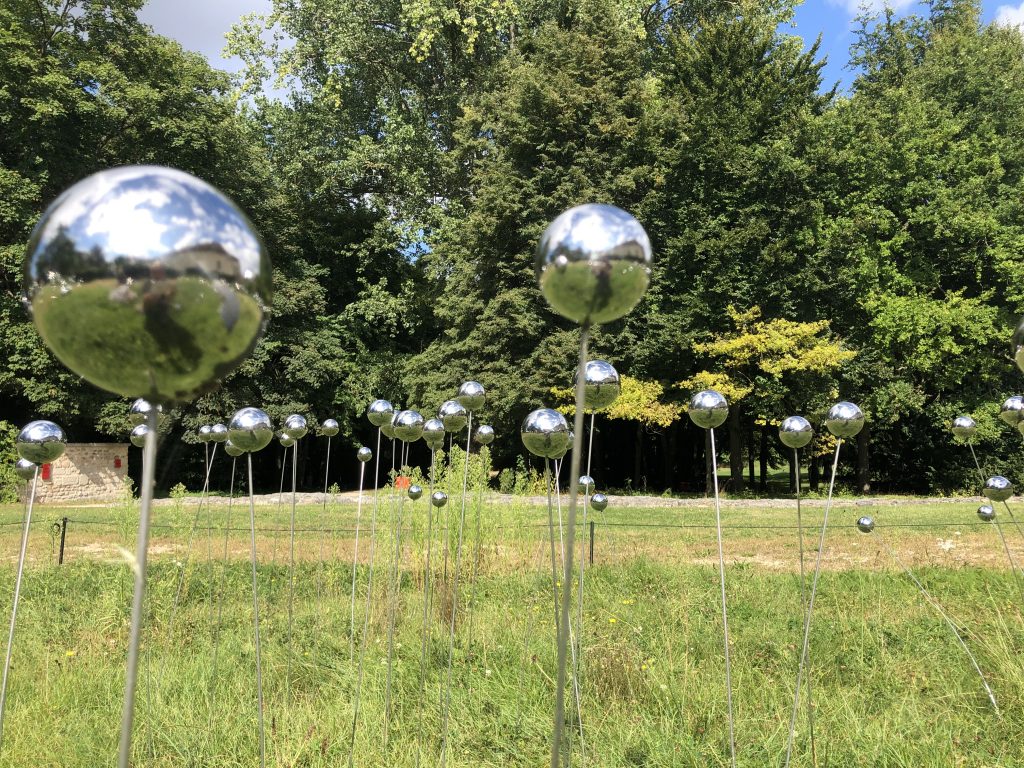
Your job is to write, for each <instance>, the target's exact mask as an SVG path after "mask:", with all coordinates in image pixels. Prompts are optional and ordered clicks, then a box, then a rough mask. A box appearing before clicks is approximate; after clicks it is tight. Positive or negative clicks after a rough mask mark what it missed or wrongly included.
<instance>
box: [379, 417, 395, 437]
mask: <svg viewBox="0 0 1024 768" xmlns="http://www.w3.org/2000/svg"><path fill="white" fill-rule="evenodd" d="M397 418H398V413H392V414H391V418H390V419H388V420H387V421H385V422H384V423H383V424H381V425H380V431H381V434H382V435H384V437H386V438H387V439H388V440H394V439H395V419H397Z"/></svg>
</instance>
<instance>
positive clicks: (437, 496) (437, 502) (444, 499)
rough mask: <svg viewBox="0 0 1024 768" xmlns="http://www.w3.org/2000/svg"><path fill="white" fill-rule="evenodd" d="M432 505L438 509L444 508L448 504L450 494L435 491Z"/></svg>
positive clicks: (431, 496) (431, 497) (431, 499)
mask: <svg viewBox="0 0 1024 768" xmlns="http://www.w3.org/2000/svg"><path fill="white" fill-rule="evenodd" d="M430 503H431V504H433V505H434V506H435V507H438V508H440V507H443V506H444V505H445V504H447V503H448V494H447V493H445V492H444V491H434V492H433V493H432V494H431V495H430Z"/></svg>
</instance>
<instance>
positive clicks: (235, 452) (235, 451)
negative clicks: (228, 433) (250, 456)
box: [224, 438, 245, 459]
mask: <svg viewBox="0 0 1024 768" xmlns="http://www.w3.org/2000/svg"><path fill="white" fill-rule="evenodd" d="M224 453H226V454H227V455H228V456H232V457H234V458H236V459H237V458H238V457H239V456H241V455H242V454H243V453H245V451H243V450H242V449H241V448H239V447H238V446H237V445H235V444H234V443H232V442H231V439H230V438H228V439H227V440H225V441H224Z"/></svg>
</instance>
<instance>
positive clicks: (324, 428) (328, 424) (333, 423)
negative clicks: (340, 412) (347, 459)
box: [320, 419, 341, 437]
mask: <svg viewBox="0 0 1024 768" xmlns="http://www.w3.org/2000/svg"><path fill="white" fill-rule="evenodd" d="M340 431H341V426H340V425H339V424H338V420H337V419H324V421H323V423H322V424H321V425H320V434H321V435H323V436H324V437H334V436H335V435H336V434H338V432H340Z"/></svg>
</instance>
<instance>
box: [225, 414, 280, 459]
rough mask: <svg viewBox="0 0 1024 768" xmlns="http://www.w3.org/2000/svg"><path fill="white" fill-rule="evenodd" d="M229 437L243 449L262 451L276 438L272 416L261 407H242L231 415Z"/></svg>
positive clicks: (236, 445) (237, 446) (233, 443)
mask: <svg viewBox="0 0 1024 768" xmlns="http://www.w3.org/2000/svg"><path fill="white" fill-rule="evenodd" d="M228 439H229V440H230V441H231V444H232V445H234V446H235V447H236V448H240V449H241V450H243V451H249V452H255V451H262V450H263V449H264V448H266V447H267V446H268V445H270V441H271V440H273V439H274V427H273V425H272V424H271V423H270V417H269V416H267V414H266V412H264V411H261V410H260V409H259V408H251V407H250V408H242V409H241V410H239V411H237V412H236V413H235V415H234V416H232V417H231V422H230V423H229V424H228Z"/></svg>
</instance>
